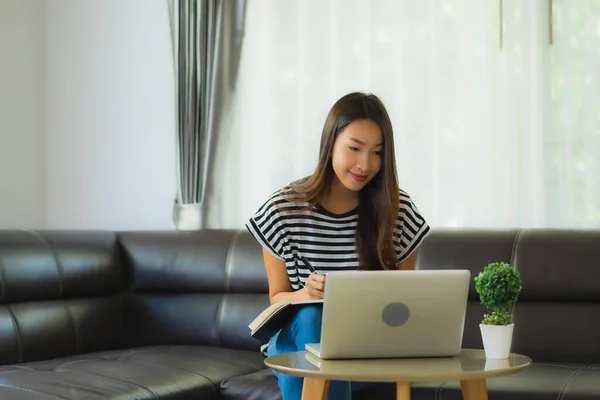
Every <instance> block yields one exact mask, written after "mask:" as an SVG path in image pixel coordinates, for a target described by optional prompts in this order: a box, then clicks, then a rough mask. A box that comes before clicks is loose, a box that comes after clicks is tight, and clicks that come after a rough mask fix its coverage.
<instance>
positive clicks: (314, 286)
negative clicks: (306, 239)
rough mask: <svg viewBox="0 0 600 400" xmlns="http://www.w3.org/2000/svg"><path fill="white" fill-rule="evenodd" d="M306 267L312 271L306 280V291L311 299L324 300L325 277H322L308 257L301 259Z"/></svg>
mask: <svg viewBox="0 0 600 400" xmlns="http://www.w3.org/2000/svg"><path fill="white" fill-rule="evenodd" d="M300 259H301V260H302V262H303V263H304V265H306V267H307V268H308V269H309V270H310V271H311V273H310V275H309V276H308V278H307V279H306V283H305V284H304V289H303V291H305V292H306V293H307V294H308V296H309V298H310V299H322V298H323V295H324V292H325V275H320V274H319V273H317V270H315V267H313V266H312V264H311V263H310V262H309V261H308V260H307V258H306V257H300Z"/></svg>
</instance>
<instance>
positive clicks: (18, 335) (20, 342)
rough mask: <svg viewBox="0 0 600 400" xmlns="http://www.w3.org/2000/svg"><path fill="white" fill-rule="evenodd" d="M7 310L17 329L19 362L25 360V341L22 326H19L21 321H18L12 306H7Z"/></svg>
mask: <svg viewBox="0 0 600 400" xmlns="http://www.w3.org/2000/svg"><path fill="white" fill-rule="evenodd" d="M6 310H7V311H8V313H9V315H10V319H11V320H12V322H13V324H14V326H15V330H16V331H17V359H18V361H19V364H20V363H22V362H23V341H22V340H21V328H19V323H18V322H17V318H16V317H15V313H14V312H13V310H12V308H10V306H8V305H7V306H6Z"/></svg>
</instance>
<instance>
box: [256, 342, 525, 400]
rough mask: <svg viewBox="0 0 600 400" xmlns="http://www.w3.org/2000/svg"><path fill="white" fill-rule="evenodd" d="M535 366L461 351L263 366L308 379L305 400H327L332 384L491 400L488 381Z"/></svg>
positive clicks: (406, 395) (294, 357) (300, 359)
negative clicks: (436, 388) (455, 390)
mask: <svg viewBox="0 0 600 400" xmlns="http://www.w3.org/2000/svg"><path fill="white" fill-rule="evenodd" d="M530 364H531V359H530V358H529V357H526V356H523V355H520V354H513V353H511V355H510V356H509V358H507V359H499V360H495V359H486V357H485V352H484V351H483V350H477V349H463V350H462V351H461V353H460V354H459V355H458V356H456V357H442V358H409V359H375V360H321V359H320V358H318V357H315V356H313V355H312V354H310V353H307V352H306V351H297V352H293V353H285V354H279V355H276V356H272V357H268V358H266V359H265V365H266V366H267V367H270V368H272V369H274V370H276V371H279V372H282V373H284V374H288V375H295V376H301V377H303V378H304V386H303V389H302V400H325V399H326V398H327V392H328V390H329V382H330V381H332V380H339V381H362V382H396V384H397V389H396V399H397V400H409V399H410V383H411V382H424V381H448V380H458V381H460V385H461V389H462V394H463V399H464V400H487V398H488V393H487V385H486V379H487V378H491V377H495V376H503V375H510V374H515V373H517V372H520V371H521V370H523V369H524V368H526V367H527V366H529V365H530Z"/></svg>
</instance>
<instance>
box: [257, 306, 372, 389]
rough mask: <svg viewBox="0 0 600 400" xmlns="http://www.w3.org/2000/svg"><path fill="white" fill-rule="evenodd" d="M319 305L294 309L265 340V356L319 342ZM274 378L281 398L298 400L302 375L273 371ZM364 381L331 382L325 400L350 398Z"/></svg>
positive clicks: (321, 312) (300, 348)
mask: <svg viewBox="0 0 600 400" xmlns="http://www.w3.org/2000/svg"><path fill="white" fill-rule="evenodd" d="M322 316H323V306H322V305H320V304H319V305H312V304H311V305H306V306H303V307H302V308H300V309H299V310H298V312H297V313H296V315H295V316H294V318H293V319H292V321H290V323H289V324H288V325H286V326H284V327H283V328H282V329H281V330H280V331H279V332H277V333H276V334H275V335H274V336H273V337H272V338H271V340H270V341H269V347H268V349H267V355H268V356H269V357H271V356H274V355H277V354H282V353H289V352H292V351H302V350H305V348H304V345H305V344H307V343H319V342H320V341H321V319H322ZM273 372H274V374H275V376H276V377H277V383H278V385H279V389H280V390H281V393H282V395H283V400H300V398H301V397H302V384H303V378H301V377H298V376H291V375H287V374H283V373H281V372H277V371H273ZM367 385H368V383H366V382H346V381H331V383H330V385H329V395H328V396H327V400H351V398H352V397H351V395H352V392H353V391H356V390H359V389H362V388H364V387H365V386H367Z"/></svg>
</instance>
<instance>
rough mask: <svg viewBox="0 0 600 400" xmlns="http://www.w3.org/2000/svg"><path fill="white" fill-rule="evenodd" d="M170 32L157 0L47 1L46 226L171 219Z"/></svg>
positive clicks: (127, 226)
mask: <svg viewBox="0 0 600 400" xmlns="http://www.w3.org/2000/svg"><path fill="white" fill-rule="evenodd" d="M170 41H171V37H170V27H169V19H168V9H167V4H166V1H164V0H152V1H149V0H127V1H122V0H102V1H81V0H62V1H49V2H47V16H46V35H45V46H46V64H47V68H46V85H47V91H46V139H47V148H46V158H47V164H46V167H47V168H46V173H45V180H46V182H47V192H46V195H47V201H46V208H45V214H46V226H47V227H48V228H57V229H88V228H94V229H116V230H131V229H172V228H173V223H172V218H171V212H172V202H173V199H174V197H175V193H176V183H175V127H174V109H173V71H172V53H171V48H170V43H171V42H170Z"/></svg>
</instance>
